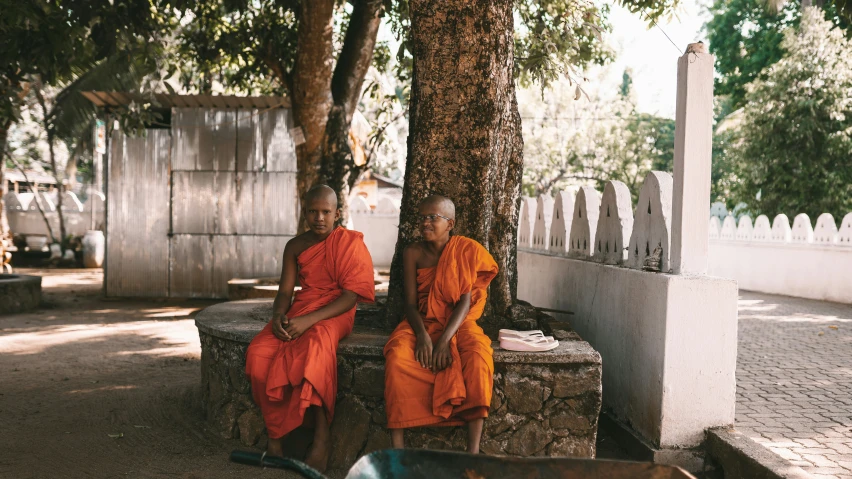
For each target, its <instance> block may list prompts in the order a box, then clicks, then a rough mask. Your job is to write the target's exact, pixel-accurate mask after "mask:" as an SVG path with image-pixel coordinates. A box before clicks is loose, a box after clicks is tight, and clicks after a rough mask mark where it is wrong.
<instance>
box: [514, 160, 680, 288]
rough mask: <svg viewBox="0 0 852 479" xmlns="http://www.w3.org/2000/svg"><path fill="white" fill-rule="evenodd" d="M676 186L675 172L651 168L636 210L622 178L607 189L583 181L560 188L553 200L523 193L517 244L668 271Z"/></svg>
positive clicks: (629, 265)
mask: <svg viewBox="0 0 852 479" xmlns="http://www.w3.org/2000/svg"><path fill="white" fill-rule="evenodd" d="M672 186H673V181H672V176H671V174H669V173H665V172H660V171H653V172H651V173H649V174H648V177H647V178H645V183H644V184H643V185H642V190H641V192H640V194H639V202H638V203H637V205H636V214H635V215H634V212H633V205H632V201H631V199H630V190H629V189H628V188H627V185H625V184H624V183H622V182H621V181H608V182H606V184H605V186H604V192H603V195H600V194H598V192H597V191H596V190H595V189H594V188H592V187H588V186H584V187H582V188H580V189H579V191H578V192H577V194H576V197H574V196H571V195H570V194H569V193H566V192H560V193H558V194H557V196H556V198H555V200H554V198H552V197H550V196H548V195H542V196H539V197H538V198H535V199H533V198H524V199H523V200H522V202H521V220H520V223H521V224H520V229H519V233H518V246H519V247H520V248H521V249H522V250H527V251H530V252H547V253H549V254H552V255H557V256H564V257H567V258H574V259H580V260H587V261H594V262H598V263H603V264H608V265H617V266H624V267H627V268H632V269H639V270H641V269H649V270H655V271H662V272H667V273H670V272H671V271H672V265H671V238H672V234H671V229H672V221H671V216H672ZM566 238H567V240H566ZM652 263H653V264H652Z"/></svg>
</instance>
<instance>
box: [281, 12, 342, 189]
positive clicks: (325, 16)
mask: <svg viewBox="0 0 852 479" xmlns="http://www.w3.org/2000/svg"><path fill="white" fill-rule="evenodd" d="M333 17H334V0H312V1H310V2H301V12H300V16H299V32H298V51H297V52H296V64H295V66H294V67H293V72H292V75H291V78H292V80H291V81H290V82H289V84H288V90H289V91H290V99H291V102H292V106H293V119H294V120H295V124H296V126H297V127H300V128H301V129H302V132H303V133H304V135H305V142H304V143H302V144H301V145H299V146H297V147H296V168H297V171H298V172H297V175H296V184H297V187H298V189H299V196H300V197H302V196H303V195H304V194H305V192H307V191H308V189H310V187H311V186H313V185H314V184H316V182H317V179H318V177H319V167H320V162H321V159H322V145H323V138H324V136H325V126H326V123H327V122H328V114H329V112H330V111H331V106H332V103H333V102H332V96H331V73H332V69H333V67H334V57H333V46H334V45H333V34H334V21H333Z"/></svg>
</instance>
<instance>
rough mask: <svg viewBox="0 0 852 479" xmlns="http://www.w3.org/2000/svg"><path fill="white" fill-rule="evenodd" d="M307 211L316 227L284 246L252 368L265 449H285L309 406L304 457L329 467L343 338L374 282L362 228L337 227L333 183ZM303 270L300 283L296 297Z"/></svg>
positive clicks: (250, 356)
mask: <svg viewBox="0 0 852 479" xmlns="http://www.w3.org/2000/svg"><path fill="white" fill-rule="evenodd" d="M305 218H306V220H307V223H308V226H309V227H310V230H309V231H307V232H305V233H303V234H301V235H299V236H296V237H295V238H293V239H291V240H290V241H289V242H288V243H287V245H286V246H285V248H284V264H283V268H282V271H281V282H280V284H279V286H278V294H277V296H276V297H275V302H274V303H273V312H272V320H271V321H270V322H269V324H267V325H266V327H265V328H263V330H262V331H261V332H260V333H258V335H257V336H255V338H254V339H253V340H252V342H251V344H249V347H248V353H247V355H246V374H248V376H249V378H250V379H251V388H252V395H253V396H254V400H255V402H256V403H257V404H258V405H259V406H260V409H261V411H262V412H263V419H264V422H265V423H266V430H267V433H268V436H269V444H268V446H267V453H268V454H270V455H275V456H283V454H284V451H283V450H282V439H283V437H284V436H285V435H286V434H287V433H289V432H290V431H292V430H294V429H296V428H297V427H299V426H301V425H302V423H303V422H305V415H306V412H308V414H309V415H310V416H309V419H310V420H312V422H313V423H314V426H315V429H314V440H313V443H312V445H311V447H310V449H309V451H308V455H307V458H306V459H305V462H307V463H308V464H309V465H311V466H313V467H314V468H316V469H318V470H320V471H323V470H325V469H326V466H327V463H328V455H329V425H330V424H331V421H332V419H333V418H334V401H335V397H336V395H337V344H338V342H339V341H340V340H341V339H343V338H344V337H346V336H347V335H348V334H349V333H350V332H351V331H352V326H353V324H354V320H355V304H356V303H357V302H359V301H366V302H372V301H374V300H375V286H374V281H373V261H372V259H371V258H370V253H369V252H368V251H367V247H366V245H364V239H363V238H364V235H362V234H361V233H358V232H356V231H348V230H346V229H344V228H342V227H339V226H335V225H336V222H337V220H338V219H339V218H340V211H339V210H338V207H337V195H336V194H335V193H334V190H332V189H331V188H329V187H328V186H324V185H323V186H319V187H315V188H312V189H311V190H310V191H309V192H308V194H307V195H306V197H305ZM297 273H298V275H299V284H300V285H301V290H300V291H298V292H296V294H295V298H294V299H293V291H294V289H295V283H296V274H297ZM291 299H292V304H291Z"/></svg>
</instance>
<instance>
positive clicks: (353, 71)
mask: <svg viewBox="0 0 852 479" xmlns="http://www.w3.org/2000/svg"><path fill="white" fill-rule="evenodd" d="M381 13H382V2H381V0H360V1H356V2H354V6H353V10H352V15H351V16H350V19H349V26H348V28H347V29H346V36H345V37H344V40H343V48H342V49H341V50H340V57H339V58H338V60H337V66H336V67H335V68H334V75H333V76H332V79H331V92H332V97H333V99H334V106H332V108H331V112H330V113H329V116H328V123H327V124H326V131H325V141H324V142H323V152H322V165H321V168H320V182H322V183H326V184H328V185H330V186H332V188H334V189H335V190H336V191H337V197H338V203H339V204H340V208H341V209H342V210H343V214H342V215H341V218H340V222H341V224H344V225H345V224H346V222H347V221H348V219H349V191H350V189H351V188H352V186H353V185H354V184H355V181H356V180H357V179H358V176H359V175H360V174H361V172H362V171H363V170H364V168H365V167H366V165H357V164H356V163H355V158H354V156H353V154H352V148H351V146H350V143H349V140H350V135H349V128H350V125H351V124H352V115H354V114H355V110H356V109H357V108H358V99H359V98H360V96H361V87H362V86H363V84H364V77H365V76H366V75H367V71H368V70H369V69H370V65H371V64H372V63H373V50H374V49H375V47H376V35H377V34H378V32H379V25H380V24H381Z"/></svg>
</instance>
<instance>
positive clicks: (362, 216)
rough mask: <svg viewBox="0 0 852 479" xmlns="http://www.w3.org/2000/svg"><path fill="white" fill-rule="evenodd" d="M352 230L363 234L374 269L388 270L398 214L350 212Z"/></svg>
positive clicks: (394, 243)
mask: <svg viewBox="0 0 852 479" xmlns="http://www.w3.org/2000/svg"><path fill="white" fill-rule="evenodd" d="M350 218H351V219H352V229H354V230H355V231H360V232H362V233H364V243H366V245H367V250H368V251H369V252H370V256H371V257H372V258H373V266H374V267H376V268H388V267H390V264H391V262H392V261H393V253H394V250H395V249H396V238H397V236H398V233H399V212H398V211H397V213H396V214H377V213H371V212H351V215H350Z"/></svg>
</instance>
